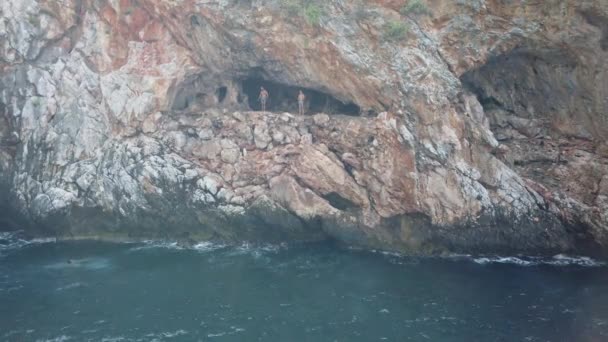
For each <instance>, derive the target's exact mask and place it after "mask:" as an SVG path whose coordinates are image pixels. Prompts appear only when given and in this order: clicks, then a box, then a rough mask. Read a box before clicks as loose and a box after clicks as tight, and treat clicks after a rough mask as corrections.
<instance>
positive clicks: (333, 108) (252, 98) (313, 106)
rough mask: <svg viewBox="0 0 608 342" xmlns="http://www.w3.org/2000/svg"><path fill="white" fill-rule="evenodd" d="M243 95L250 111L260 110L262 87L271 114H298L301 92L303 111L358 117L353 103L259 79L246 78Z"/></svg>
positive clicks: (318, 92) (242, 84)
mask: <svg viewBox="0 0 608 342" xmlns="http://www.w3.org/2000/svg"><path fill="white" fill-rule="evenodd" d="M241 86H242V90H243V93H244V94H245V95H246V96H247V99H248V103H247V104H248V105H249V107H250V108H251V109H252V110H261V103H260V102H259V101H258V97H259V94H260V87H264V88H265V89H266V90H267V91H268V93H269V94H270V98H269V99H268V103H267V105H266V109H267V110H268V111H271V112H290V113H297V112H298V100H297V99H298V92H299V91H300V90H302V91H303V92H304V94H305V95H306V105H305V111H306V112H307V113H308V114H312V113H327V114H344V115H351V116H359V115H360V113H361V108H360V107H359V106H358V105H357V104H355V103H353V102H347V103H344V102H342V101H340V100H338V99H336V98H335V97H333V96H331V95H330V94H327V93H323V92H320V91H318V90H314V89H308V88H303V87H293V86H289V85H286V84H282V83H278V82H272V81H268V80H265V79H263V78H261V77H248V78H245V79H243V80H242V82H241Z"/></svg>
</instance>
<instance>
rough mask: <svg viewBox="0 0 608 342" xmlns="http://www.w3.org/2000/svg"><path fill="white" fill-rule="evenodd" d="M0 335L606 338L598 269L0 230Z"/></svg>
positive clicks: (593, 263)
mask: <svg viewBox="0 0 608 342" xmlns="http://www.w3.org/2000/svg"><path fill="white" fill-rule="evenodd" d="M0 341H594V342H595V341H608V267H606V265H605V264H604V263H602V262H601V261H598V260H593V259H589V258H583V257H571V256H563V255H560V256H555V257H551V258H535V257H521V256H520V257H501V256H479V257H472V256H453V257H449V258H414V257H405V256H399V255H392V254H385V253H379V252H366V251H357V250H349V249H344V248H338V247H336V246H333V245H330V244H318V245H300V246H289V247H287V246H266V247H259V246H258V247H252V246H247V245H243V246H238V247H227V246H221V245H214V244H210V243H202V244H199V245H196V246H194V247H192V248H182V247H180V246H179V245H177V244H175V243H154V242H148V243H141V244H109V243H99V242H83V241H81V242H49V241H34V242H32V241H24V240H19V239H17V238H16V237H15V235H14V234H10V233H0Z"/></svg>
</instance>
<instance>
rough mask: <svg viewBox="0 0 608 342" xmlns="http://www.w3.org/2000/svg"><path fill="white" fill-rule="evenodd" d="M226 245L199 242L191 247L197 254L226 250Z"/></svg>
mask: <svg viewBox="0 0 608 342" xmlns="http://www.w3.org/2000/svg"><path fill="white" fill-rule="evenodd" d="M226 247H227V246H226V245H222V244H216V243H213V242H199V243H197V244H196V245H194V246H192V249H194V250H196V251H199V252H213V251H216V250H218V249H223V248H226Z"/></svg>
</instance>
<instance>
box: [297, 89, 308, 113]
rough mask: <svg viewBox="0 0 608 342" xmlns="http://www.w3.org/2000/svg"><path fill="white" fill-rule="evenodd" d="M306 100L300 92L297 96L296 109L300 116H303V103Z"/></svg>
mask: <svg viewBox="0 0 608 342" xmlns="http://www.w3.org/2000/svg"><path fill="white" fill-rule="evenodd" d="M305 100H306V95H304V93H303V92H302V91H301V90H300V93H299V94H298V108H299V111H300V115H304V101H305Z"/></svg>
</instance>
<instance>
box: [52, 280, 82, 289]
mask: <svg viewBox="0 0 608 342" xmlns="http://www.w3.org/2000/svg"><path fill="white" fill-rule="evenodd" d="M83 286H84V284H83V283H79V282H75V283H71V284H67V285H65V286H61V287H58V288H57V291H64V290H69V289H74V288H78V287H83Z"/></svg>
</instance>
